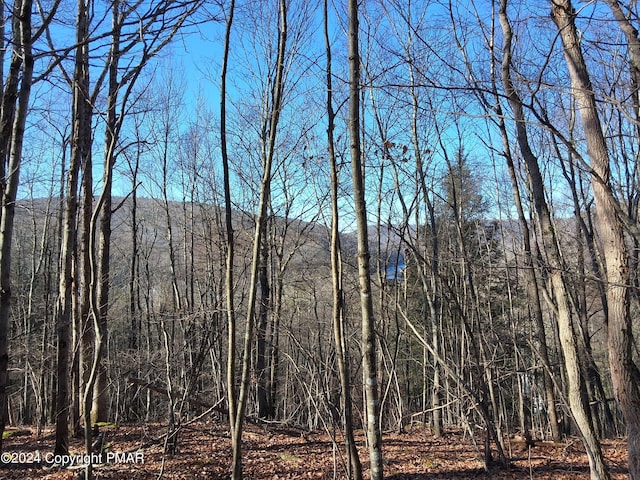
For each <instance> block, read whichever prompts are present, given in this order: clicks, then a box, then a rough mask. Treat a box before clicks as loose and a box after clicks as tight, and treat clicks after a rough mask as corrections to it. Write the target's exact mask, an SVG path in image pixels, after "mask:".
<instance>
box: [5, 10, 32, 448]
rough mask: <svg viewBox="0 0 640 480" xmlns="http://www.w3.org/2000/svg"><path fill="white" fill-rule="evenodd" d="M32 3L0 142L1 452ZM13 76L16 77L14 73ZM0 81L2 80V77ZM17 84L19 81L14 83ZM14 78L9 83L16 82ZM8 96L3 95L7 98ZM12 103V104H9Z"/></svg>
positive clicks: (20, 14)
mask: <svg viewBox="0 0 640 480" xmlns="http://www.w3.org/2000/svg"><path fill="white" fill-rule="evenodd" d="M31 7H32V2H31V0H22V1H16V2H15V3H14V11H13V14H14V15H13V29H14V34H13V35H14V42H15V43H14V45H13V53H12V60H11V65H12V67H13V68H12V70H13V72H15V74H16V75H17V74H18V70H19V68H18V69H16V68H15V66H20V67H21V69H22V78H21V82H20V89H19V93H18V96H17V106H16V104H15V103H14V101H15V100H12V99H11V98H9V99H6V98H3V99H2V100H3V101H2V115H0V116H1V117H2V118H3V119H4V118H5V116H4V114H5V107H6V108H8V109H10V110H13V111H14V112H15V113H12V114H10V115H9V118H11V120H12V125H11V133H10V136H9V137H5V136H4V135H5V134H6V133H7V132H6V131H5V130H4V128H3V131H2V135H3V137H2V138H0V142H1V143H2V145H3V146H5V148H6V146H9V149H8V163H7V164H6V165H7V167H6V169H5V167H4V166H5V162H7V156H6V153H7V150H6V149H5V150H4V152H3V156H2V157H0V163H1V164H2V165H3V172H2V173H4V175H3V177H2V178H6V183H5V184H4V185H3V187H4V188H3V189H2V191H0V195H2V205H1V206H0V207H1V209H2V211H1V215H2V217H1V218H0V450H2V439H1V437H2V434H3V432H4V427H5V424H6V420H7V413H8V412H7V384H8V373H7V369H8V366H9V345H8V341H7V338H8V333H9V315H10V308H11V253H12V252H11V251H12V244H13V223H14V214H15V202H16V197H17V194H18V185H19V183H20V165H21V162H22V145H23V140H24V130H25V125H26V120H27V112H28V107H29V98H30V95H31V84H32V80H33V64H34V60H33V54H32V48H31V47H32V37H31ZM13 72H12V73H13ZM0 80H2V79H1V77H0ZM13 80H15V81H17V78H16V79H13ZM13 80H12V79H11V78H10V79H9V81H13ZM6 93H7V92H3V94H5V95H6ZM6 100H9V101H6Z"/></svg>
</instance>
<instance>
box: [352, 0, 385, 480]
mask: <svg viewBox="0 0 640 480" xmlns="http://www.w3.org/2000/svg"><path fill="white" fill-rule="evenodd" d="M348 15H349V134H350V138H351V177H352V181H353V196H354V203H355V209H356V222H357V229H358V279H359V285H360V309H361V315H362V345H363V350H364V351H363V362H364V380H365V386H364V388H365V397H366V419H367V422H366V431H367V440H368V444H369V458H370V469H371V479H372V480H382V478H383V462H382V434H381V431H380V423H379V419H380V415H379V414H380V412H379V409H380V405H379V401H378V395H379V393H378V375H377V361H376V338H375V318H374V315H373V299H372V294H371V272H370V265H369V261H370V258H369V257H370V256H369V233H368V227H367V223H368V221H367V206H366V201H365V185H364V176H363V171H362V151H361V147H360V134H361V131H360V53H359V41H358V29H359V23H358V2H357V0H349V4H348Z"/></svg>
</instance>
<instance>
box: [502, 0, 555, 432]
mask: <svg viewBox="0 0 640 480" xmlns="http://www.w3.org/2000/svg"><path fill="white" fill-rule="evenodd" d="M499 16H500V23H501V25H502V31H503V36H504V38H505V40H504V47H503V49H504V51H503V66H502V81H503V83H505V82H506V86H505V90H507V96H508V97H509V95H510V92H513V93H515V90H514V89H513V86H512V85H511V79H510V72H511V66H510V63H511V42H512V38H513V34H512V32H511V25H510V22H509V18H508V16H507V2H506V0H503V1H502V2H501V4H500V12H499ZM511 101H512V102H516V103H518V98H517V97H515V96H514V97H513V98H512V100H511ZM516 107H517V106H516ZM501 111H502V109H500V112H501ZM498 116H499V117H500V120H499V122H500V130H501V135H502V139H503V145H504V149H505V155H504V156H505V160H506V162H507V170H508V171H509V178H510V180H511V186H512V190H513V196H514V200H515V206H516V211H517V212H518V220H519V222H520V228H521V229H522V248H523V253H524V275H525V278H526V279H527V290H528V295H529V301H530V309H531V314H532V316H533V319H534V323H535V328H536V336H537V339H538V348H539V354H540V359H541V360H542V363H543V366H544V391H545V400H546V403H547V415H548V416H549V425H550V427H551V437H552V438H553V440H554V441H556V442H559V441H560V439H561V432H560V420H559V415H558V411H557V409H556V395H555V391H554V384H553V378H552V377H551V371H550V369H551V362H550V361H549V349H548V345H547V337H546V333H545V327H544V320H543V316H542V300H541V297H540V290H539V288H538V279H537V275H536V271H535V268H534V267H535V262H534V256H533V253H532V248H531V231H530V229H529V222H528V221H527V217H526V215H525V213H524V208H523V205H522V198H521V196H520V189H519V187H518V176H517V173H516V169H515V165H514V162H513V158H512V156H511V151H510V143H509V138H508V135H507V131H506V125H505V122H504V120H503V115H498Z"/></svg>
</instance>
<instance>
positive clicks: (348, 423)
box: [323, 0, 362, 480]
mask: <svg viewBox="0 0 640 480" xmlns="http://www.w3.org/2000/svg"><path fill="white" fill-rule="evenodd" d="M327 4H328V0H324V2H323V15H324V17H323V20H324V21H323V25H324V40H325V49H326V56H327V66H326V86H327V104H326V106H327V151H328V152H329V166H330V169H331V280H332V287H333V290H332V294H333V310H332V317H333V337H334V342H335V349H336V356H337V361H338V375H339V377H340V388H341V391H340V397H341V403H342V426H343V428H344V439H345V449H346V454H347V469H348V472H347V476H348V478H349V479H354V480H361V479H362V464H361V462H360V457H359V455H358V449H357V448H356V442H355V437H354V434H353V409H352V401H351V380H350V378H351V372H350V368H349V351H348V346H347V341H346V335H345V323H346V322H345V312H344V292H343V286H342V281H343V279H342V251H341V246H340V218H339V208H338V188H339V184H338V162H337V158H336V153H335V140H334V130H335V111H334V108H333V78H332V76H333V73H332V55H331V42H330V40H329V12H328V5H327Z"/></svg>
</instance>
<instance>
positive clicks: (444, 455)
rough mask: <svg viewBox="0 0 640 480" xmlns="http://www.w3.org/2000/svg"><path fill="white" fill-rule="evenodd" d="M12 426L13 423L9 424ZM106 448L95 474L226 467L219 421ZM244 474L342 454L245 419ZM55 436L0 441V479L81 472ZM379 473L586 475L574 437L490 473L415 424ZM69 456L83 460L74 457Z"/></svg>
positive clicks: (279, 475) (149, 432)
mask: <svg viewBox="0 0 640 480" xmlns="http://www.w3.org/2000/svg"><path fill="white" fill-rule="evenodd" d="M10 430H12V429H10ZM103 431H106V432H107V433H106V437H105V438H106V446H107V447H106V450H105V452H106V453H103V455H102V457H101V461H102V463H100V464H98V465H95V469H94V478H99V479H144V480H151V479H159V478H166V479H223V478H228V472H229V469H230V450H231V446H230V445H231V442H230V438H229V435H228V431H227V429H226V428H225V427H224V426H223V425H220V424H212V423H197V424H191V425H189V426H186V427H183V428H182V429H181V430H180V432H179V437H178V448H177V453H175V454H173V455H165V454H163V445H164V435H163V434H164V433H165V431H166V427H163V426H162V425H157V424H156V425H144V426H140V425H122V426H119V427H117V428H116V427H114V426H112V427H111V428H105V429H103ZM243 438H244V473H245V478H247V479H255V480H267V479H270V480H275V479H297V478H300V479H308V478H310V479H334V478H344V473H343V472H344V470H343V468H342V466H341V465H342V464H341V460H340V453H339V451H341V449H342V445H339V446H338V450H336V449H334V444H333V442H332V440H331V437H330V436H329V435H327V434H326V433H310V434H308V433H304V434H301V433H300V432H299V431H297V430H287V429H282V428H272V427H269V428H268V429H263V428H261V427H257V426H255V425H249V426H247V428H246V431H245V434H244V437H243ZM358 442H359V444H360V445H361V448H362V450H361V457H362V461H363V466H364V470H365V477H366V476H367V475H368V468H367V462H368V458H367V455H366V451H365V450H366V449H365V448H364V440H363V438H362V436H359V437H358ZM53 444H54V436H53V432H52V431H45V432H44V433H43V434H42V435H40V436H36V434H35V432H32V431H31V430H29V429H27V428H25V429H18V430H16V431H15V432H14V435H11V436H10V437H8V438H6V439H5V440H4V442H3V454H2V464H0V480H4V479H7V480H9V479H10V480H18V479H21V480H22V479H49V480H63V479H65V480H71V479H78V478H81V474H80V472H81V470H82V467H80V466H78V465H70V466H66V467H61V466H59V465H51V461H52V460H53V454H52V453H51V452H52V449H53ZM383 445H384V450H383V452H384V459H385V460H384V462H385V467H384V468H385V478H387V479H390V480H427V479H439V480H445V479H448V480H456V479H471V478H477V479H491V480H506V479H561V480H564V479H585V480H586V479H588V478H589V468H588V463H587V458H586V455H585V454H584V448H583V447H582V444H581V442H580V441H579V440H578V439H575V438H570V439H567V441H566V442H564V443H560V444H553V443H546V442H539V443H537V444H536V445H535V446H533V447H531V448H528V447H526V445H525V444H524V443H523V442H516V441H510V442H509V443H508V444H507V448H508V449H509V450H508V451H507V452H506V453H507V455H508V456H509V457H510V458H511V462H510V465H509V467H508V468H506V467H495V468H492V469H490V470H489V471H487V470H485V469H484V466H483V462H482V445H475V444H474V441H473V439H471V438H470V437H469V436H468V435H463V434H462V433H460V432H458V433H453V432H451V433H448V434H447V435H446V436H445V437H444V438H441V439H435V438H433V436H431V435H430V434H429V432H428V431H426V430H424V429H422V428H414V429H411V430H409V431H408V432H407V433H404V434H387V435H385V436H384V438H383ZM603 449H604V453H605V456H606V457H607V462H608V465H609V467H610V468H611V472H612V477H613V478H614V479H615V480H622V479H626V478H627V469H626V462H627V453H626V442H625V441H624V440H623V439H620V440H610V441H605V442H603ZM70 451H71V454H73V455H77V456H81V455H82V452H83V444H82V440H81V439H78V440H74V441H73V442H72V443H71V446H70ZM72 460H73V461H74V462H75V461H78V460H82V458H78V457H74V458H73V459H72Z"/></svg>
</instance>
